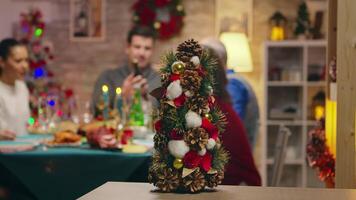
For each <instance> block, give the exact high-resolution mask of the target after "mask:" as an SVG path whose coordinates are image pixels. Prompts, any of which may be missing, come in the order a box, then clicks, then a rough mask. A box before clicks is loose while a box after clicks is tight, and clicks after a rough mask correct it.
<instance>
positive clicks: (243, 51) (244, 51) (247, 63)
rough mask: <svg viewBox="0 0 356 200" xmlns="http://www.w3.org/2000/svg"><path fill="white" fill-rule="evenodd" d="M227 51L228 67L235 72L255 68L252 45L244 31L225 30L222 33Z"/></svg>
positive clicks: (248, 70) (249, 70)
mask: <svg viewBox="0 0 356 200" xmlns="http://www.w3.org/2000/svg"><path fill="white" fill-rule="evenodd" d="M220 40H221V41H222V43H224V45H225V47H226V51H227V67H228V68H229V69H233V70H234V71H235V72H251V71H252V70H253V65H252V58H251V51H250V45H249V43H248V40H247V37H246V35H245V34H244V33H237V32H224V33H222V34H221V35H220Z"/></svg>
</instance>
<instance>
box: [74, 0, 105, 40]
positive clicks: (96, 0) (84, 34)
mask: <svg viewBox="0 0 356 200" xmlns="http://www.w3.org/2000/svg"><path fill="white" fill-rule="evenodd" d="M105 8H106V0H70V19H69V21H70V22H69V26H70V27H69V35H70V36H69V38H70V41H73V42H99V41H104V40H105V37H106V15H105V14H106V13H105Z"/></svg>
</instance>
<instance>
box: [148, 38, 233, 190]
mask: <svg viewBox="0 0 356 200" xmlns="http://www.w3.org/2000/svg"><path fill="white" fill-rule="evenodd" d="M163 64H164V67H163V68H162V69H161V81H162V87H161V88H159V89H156V90H155V91H154V92H153V96H155V97H156V98H157V99H158V100H159V102H160V106H159V109H158V112H157V113H156V117H155V121H156V122H155V125H154V126H155V131H156V134H155V136H154V147H155V150H156V151H155V152H154V154H153V161H152V165H151V166H150V169H149V181H150V182H151V183H153V185H155V186H156V187H158V188H159V190H160V191H162V192H199V191H202V190H203V189H204V188H205V187H206V186H207V187H216V186H217V185H218V184H220V183H221V181H222V179H223V178H224V166H225V164H226V163H227V161H228V153H227V152H226V151H225V150H224V148H223V147H222V145H221V141H220V133H222V132H223V131H224V128H225V125H226V118H225V115H224V114H223V113H222V112H221V111H220V110H219V108H218V107H217V106H216V105H215V102H214V97H213V73H214V68H215V67H216V64H217V62H216V60H214V59H212V58H211V57H210V55H208V53H207V52H205V51H203V50H202V48H201V46H200V45H199V44H198V43H197V42H196V41H194V40H188V41H186V42H184V43H182V44H180V45H179V46H178V48H177V53H176V54H174V53H173V52H170V53H168V54H167V55H166V56H165V59H164V63H163Z"/></svg>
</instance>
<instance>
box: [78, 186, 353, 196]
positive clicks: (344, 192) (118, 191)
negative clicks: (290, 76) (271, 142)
mask: <svg viewBox="0 0 356 200" xmlns="http://www.w3.org/2000/svg"><path fill="white" fill-rule="evenodd" d="M117 199H120V200H132V199H139V200H178V199H189V200H217V199H219V200H220V199H221V200H225V199H226V200H317V199H320V200H336V199H340V200H341V199H342V200H355V199H356V189H319V188H318V189H317V188H292V187H289V188H287V187H256V186H228V185H220V186H218V187H217V188H216V189H210V190H205V191H203V192H200V193H194V194H191V193H162V192H159V191H157V189H156V188H154V186H153V185H151V184H148V183H125V182H107V183H105V184H104V185H102V186H100V187H98V188H96V189H95V190H93V191H91V192H89V193H88V194H86V195H84V196H82V197H80V198H79V200H117Z"/></svg>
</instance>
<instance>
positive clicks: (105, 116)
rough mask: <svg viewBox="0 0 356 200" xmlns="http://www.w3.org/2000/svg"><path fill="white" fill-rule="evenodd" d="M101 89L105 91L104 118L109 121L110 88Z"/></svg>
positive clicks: (104, 86) (103, 87) (105, 86)
mask: <svg viewBox="0 0 356 200" xmlns="http://www.w3.org/2000/svg"><path fill="white" fill-rule="evenodd" d="M101 89H102V91H103V100H104V110H103V117H104V119H105V120H107V119H108V118H109V87H108V86H107V85H103V86H102V87H101Z"/></svg>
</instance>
